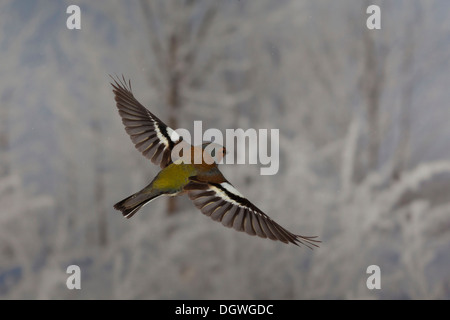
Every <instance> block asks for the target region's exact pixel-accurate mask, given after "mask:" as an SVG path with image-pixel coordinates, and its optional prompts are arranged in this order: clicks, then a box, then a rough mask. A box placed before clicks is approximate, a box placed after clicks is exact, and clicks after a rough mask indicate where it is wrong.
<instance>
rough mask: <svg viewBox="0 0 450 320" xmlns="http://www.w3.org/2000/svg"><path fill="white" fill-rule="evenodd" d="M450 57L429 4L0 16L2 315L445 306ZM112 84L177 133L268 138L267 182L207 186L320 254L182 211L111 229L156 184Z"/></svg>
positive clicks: (446, 25)
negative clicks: (196, 307) (184, 306)
mask: <svg viewBox="0 0 450 320" xmlns="http://www.w3.org/2000/svg"><path fill="white" fill-rule="evenodd" d="M71 4H75V5H78V6H79V7H80V9H81V30H68V29H67V27H66V20H67V18H68V17H69V14H67V13H66V10H67V7H68V6H69V5H71ZM371 4H376V5H379V6H380V8H381V30H369V29H367V27H366V20H367V18H368V17H369V14H367V13H366V9H367V7H368V6H369V5H371ZM449 58H450V3H449V2H448V1H445V0H441V1H439V0H430V1H418V0H415V1H395V2H393V1H390V2H386V1H375V0H373V1H365V2H364V1H357V0H351V1H350V0H347V1H344V0H342V1H317V0H314V1H313V0H310V1H306V0H304V1H299V0H283V1H270V0H258V1H243V0H241V1H238V0H228V1H206V0H204V1H203V0H198V1H195V0H169V1H163V0H142V1H95V2H94V1H87V0H86V1H70V2H69V1H57V2H55V1H48V0H47V1H45V0H42V1H8V0H2V1H1V4H0V59H1V60H0V61H1V63H0V75H1V78H0V299H429V298H430V299H431V298H435V299H436V298H437V299H449V298H450V267H449V266H450V192H449V190H450V160H449V157H450V126H449V121H450V106H449V100H450V90H449V83H450V59H449ZM108 74H113V75H114V74H117V75H122V74H124V75H125V77H126V78H127V79H128V78H130V79H131V82H132V86H133V91H134V94H135V96H136V98H137V99H138V100H139V101H141V102H142V103H143V104H144V105H145V106H147V107H148V108H149V109H150V110H151V111H152V112H154V113H155V114H156V115H157V116H158V117H159V118H161V119H162V120H163V121H165V122H166V123H167V124H168V125H170V126H172V127H174V128H186V129H189V130H192V128H193V121H194V120H202V121H203V129H204V130H206V129H207V128H218V129H220V130H222V131H223V132H224V131H225V129H227V128H230V129H235V128H243V129H244V130H246V129H248V128H255V129H279V130H280V170H279V172H278V173H277V174H276V175H273V176H261V175H260V174H259V169H260V166H259V165H224V166H222V172H223V173H224V175H225V176H226V177H227V178H228V179H229V180H230V181H231V182H232V183H233V184H234V185H235V186H236V187H237V188H238V189H239V190H240V191H241V192H242V193H243V194H244V195H246V196H247V197H248V199H250V201H252V202H253V203H255V204H256V205H257V206H258V207H260V208H261V209H262V210H263V211H265V212H266V213H267V214H268V215H270V216H271V217H272V218H273V219H275V220H276V221H278V222H279V223H280V224H281V225H283V226H286V227H287V228H288V229H289V230H291V231H293V232H296V233H300V234H304V235H318V236H320V238H321V240H322V241H323V243H322V245H321V247H320V248H319V249H315V250H314V251H311V250H309V249H307V248H297V247H295V246H293V245H284V244H282V243H280V242H272V241H269V240H267V239H260V238H257V237H250V236H248V235H246V234H244V233H239V232H236V231H234V230H229V229H227V228H224V227H223V226H222V225H221V224H219V223H217V222H214V221H212V220H211V219H210V218H208V217H206V216H204V215H202V214H201V213H200V212H199V211H198V210H197V209H196V208H195V207H194V205H193V204H192V203H191V202H190V201H189V200H188V199H187V198H186V197H179V198H177V199H176V200H175V201H173V202H168V201H167V199H158V200H156V201H154V202H152V203H151V204H150V205H148V206H146V207H145V208H144V209H143V210H141V212H139V214H137V215H136V216H134V217H133V219H130V220H126V219H124V218H123V217H122V215H121V214H120V213H119V212H118V211H115V210H114V209H113V205H114V204H115V203H116V202H117V201H119V200H122V199H123V198H124V197H126V196H128V195H130V194H132V193H134V192H136V191H138V190H140V189H141V188H142V187H144V186H145V185H146V184H147V183H149V182H150V180H151V179H152V178H153V177H154V176H155V175H156V174H157V172H158V171H159V167H157V166H155V165H153V164H151V163H150V161H148V160H147V159H146V158H144V157H143V156H142V155H141V154H140V153H139V152H138V151H136V150H135V148H134V145H133V143H132V142H131V140H130V138H129V137H128V135H127V134H126V132H125V130H124V128H123V125H122V123H121V119H120V117H119V114H118V112H117V110H116V107H115V103H114V96H113V93H112V91H111V86H110V81H111V79H110V78H109V76H108ZM72 264H76V265H79V266H80V268H81V272H82V274H81V290H68V289H67V287H66V280H67V278H68V276H69V274H66V268H67V266H69V265H72ZM374 264H375V265H378V266H379V267H380V269H381V289H380V290H369V289H368V288H367V286H366V280H367V278H368V276H369V274H367V273H366V270H367V267H368V266H370V265H374Z"/></svg>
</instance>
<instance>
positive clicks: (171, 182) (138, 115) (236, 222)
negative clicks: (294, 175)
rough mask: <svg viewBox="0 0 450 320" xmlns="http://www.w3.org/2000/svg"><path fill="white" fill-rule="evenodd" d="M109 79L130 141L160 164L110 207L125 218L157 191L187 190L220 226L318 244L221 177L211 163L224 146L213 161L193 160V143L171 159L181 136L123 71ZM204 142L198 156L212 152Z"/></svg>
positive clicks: (157, 194)
mask: <svg viewBox="0 0 450 320" xmlns="http://www.w3.org/2000/svg"><path fill="white" fill-rule="evenodd" d="M112 79H113V81H114V82H113V83H111V85H112V87H113V92H114V95H115V101H116V104H117V108H118V110H119V114H120V116H121V117H122V122H123V124H124V125H125V130H126V132H127V133H128V134H129V135H130V138H131V140H132V141H133V143H134V144H135V147H136V148H137V149H138V150H139V151H140V152H141V153H142V154H143V155H144V156H145V157H147V158H148V159H150V160H151V161H152V162H153V163H155V164H157V165H160V167H161V169H162V170H161V171H160V172H159V173H158V174H157V176H156V177H155V178H154V179H153V180H152V182H150V184H149V185H147V186H146V187H145V188H143V189H142V190H141V191H138V192H137V193H135V194H133V195H131V196H129V197H127V198H125V199H123V200H122V201H120V202H118V203H116V204H115V205H114V208H115V209H116V210H119V211H121V212H122V214H123V215H124V216H125V217H126V218H131V217H132V216H133V215H134V214H135V213H136V212H138V211H139V209H141V208H142V207H143V206H144V205H146V204H147V203H149V202H150V201H152V200H154V199H156V198H158V197H161V196H177V195H180V194H184V193H187V195H188V196H189V198H190V199H191V200H192V201H193V202H194V205H195V206H196V207H197V208H198V209H200V211H201V212H202V213H203V214H205V215H207V216H209V217H211V218H212V219H213V220H215V221H219V222H222V224H223V225H224V226H226V227H229V228H231V227H233V228H234V229H235V230H237V231H245V232H246V233H247V234H249V235H257V236H259V237H262V238H269V239H271V240H279V241H282V242H284V243H293V244H295V245H297V246H298V245H300V244H303V245H305V246H307V247H309V248H311V249H312V246H315V247H318V243H319V242H320V241H318V240H316V239H315V238H317V237H307V236H301V235H296V234H293V233H291V232H289V231H288V230H286V229H285V228H283V227H281V226H280V225H279V224H278V223H276V222H275V221H273V220H272V219H271V218H270V217H269V216H267V215H266V214H265V213H264V212H262V211H261V210H260V209H258V208H257V207H256V206H255V205H253V204H252V203H251V202H250V201H248V200H247V199H246V198H245V197H244V196H243V195H242V194H241V193H240V192H239V191H238V190H237V189H236V188H235V187H233V185H232V184H231V183H229V182H228V181H227V180H226V179H225V177H224V176H223V175H222V173H221V172H220V171H219V168H218V165H217V163H218V162H219V161H220V159H221V157H223V156H224V154H225V152H226V150H225V148H223V147H222V148H220V149H218V154H217V155H216V157H215V158H216V161H217V162H216V161H203V162H202V163H200V164H195V162H194V161H193V160H194V159H193V157H194V154H195V148H199V147H193V146H191V148H192V152H191V160H192V161H183V159H178V160H176V161H172V159H171V153H172V150H173V148H174V147H175V146H176V145H178V144H179V143H182V141H183V140H182V138H181V137H180V136H179V135H178V134H177V133H176V132H175V131H174V130H172V129H171V128H169V127H168V126H167V125H165V124H164V123H163V122H162V121H161V120H160V119H158V118H157V117H156V116H155V115H154V114H153V113H151V112H150V111H149V110H148V109H146V108H145V107H144V106H143V105H142V104H141V103H139V101H137V100H136V99H135V98H134V96H133V93H132V90H131V82H130V81H128V83H127V82H126V80H125V78H124V77H123V76H122V79H119V78H117V79H114V78H112ZM184 143H186V142H184ZM207 146H208V143H205V144H203V145H202V146H201V152H202V154H203V156H204V157H208V156H212V155H211V154H206V150H207V148H206V147H207ZM184 160H185V159H184ZM206 162H207V163H206Z"/></svg>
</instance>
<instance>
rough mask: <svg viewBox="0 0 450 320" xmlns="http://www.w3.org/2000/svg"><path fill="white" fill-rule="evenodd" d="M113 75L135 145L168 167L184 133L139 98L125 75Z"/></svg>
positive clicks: (121, 110) (123, 115) (122, 109)
mask: <svg viewBox="0 0 450 320" xmlns="http://www.w3.org/2000/svg"><path fill="white" fill-rule="evenodd" d="M111 78H112V80H113V82H112V83H111V85H112V87H113V92H114V95H115V100H116V105H117V109H118V110H119V114H120V116H121V117H122V122H123V124H124V125H125V130H126V132H127V133H128V134H129V136H130V138H131V140H132V141H133V143H134V145H135V147H136V149H138V150H139V151H140V152H141V153H142V154H143V155H144V156H145V157H146V158H148V159H150V160H151V161H152V162H153V163H154V164H156V165H160V167H161V168H164V167H166V166H167V165H168V164H170V163H171V162H172V160H171V151H172V149H173V147H174V146H175V145H176V144H177V143H178V142H180V141H181V140H182V139H181V137H180V136H179V135H178V134H177V133H176V132H175V131H174V130H173V129H172V128H170V127H168V126H167V125H166V124H165V123H164V122H162V121H161V120H159V119H158V118H157V117H156V116H155V115H154V114H153V113H151V112H150V111H149V110H148V109H147V108H145V107H144V106H143V105H142V104H141V103H139V101H137V100H136V98H135V97H134V96H133V92H132V91H131V82H130V81H128V83H127V81H126V80H125V78H124V77H123V76H122V79H120V78H119V77H116V78H113V77H111Z"/></svg>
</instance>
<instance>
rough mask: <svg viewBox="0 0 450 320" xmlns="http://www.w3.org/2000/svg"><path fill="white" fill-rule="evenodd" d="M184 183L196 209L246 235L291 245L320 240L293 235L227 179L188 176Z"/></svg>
mask: <svg viewBox="0 0 450 320" xmlns="http://www.w3.org/2000/svg"><path fill="white" fill-rule="evenodd" d="M190 180H191V182H190V183H189V184H188V185H187V186H185V188H184V189H185V190H187V191H188V196H189V198H190V199H191V200H192V201H193V202H194V205H195V206H196V207H197V208H198V209H200V211H201V212H202V213H203V214H205V215H207V216H209V217H211V218H212V219H213V220H215V221H219V222H221V223H222V224H223V225H224V226H226V227H229V228H231V227H232V228H234V229H235V230H237V231H243V232H246V233H247V234H249V235H253V236H254V235H257V236H259V237H261V238H269V239H271V240H279V241H282V242H284V243H289V242H290V243H293V244H295V245H299V244H303V245H305V246H307V247H308V248H311V249H312V247H313V246H314V247H318V243H319V242H320V241H318V240H315V238H316V237H305V236H300V235H296V234H293V233H291V232H289V231H288V230H286V229H285V228H283V227H282V226H280V225H279V224H278V223H276V222H275V221H273V220H272V219H271V218H270V217H269V216H267V215H266V214H265V213H264V212H262V211H261V210H260V209H258V208H257V207H256V206H255V205H253V204H252V203H251V202H250V201H248V200H247V199H246V198H245V197H244V196H243V195H242V194H241V193H240V192H239V191H238V190H237V189H236V188H234V187H233V186H232V185H231V184H230V183H229V182H228V181H226V180H225V181H224V182H221V183H209V182H204V181H201V180H198V179H197V178H196V177H191V178H190Z"/></svg>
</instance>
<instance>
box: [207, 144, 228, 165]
mask: <svg viewBox="0 0 450 320" xmlns="http://www.w3.org/2000/svg"><path fill="white" fill-rule="evenodd" d="M202 149H203V157H211V158H212V159H213V160H214V162H215V163H217V164H218V163H219V162H220V161H222V159H223V158H224V157H225V155H226V154H227V150H226V148H225V147H224V146H222V145H220V144H218V143H214V142H203V144H202Z"/></svg>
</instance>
